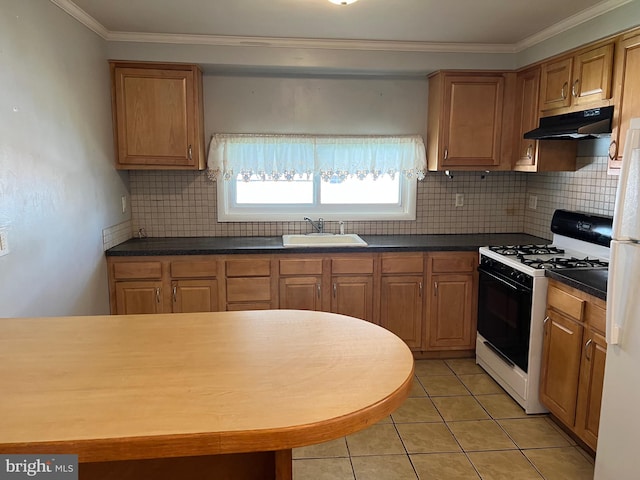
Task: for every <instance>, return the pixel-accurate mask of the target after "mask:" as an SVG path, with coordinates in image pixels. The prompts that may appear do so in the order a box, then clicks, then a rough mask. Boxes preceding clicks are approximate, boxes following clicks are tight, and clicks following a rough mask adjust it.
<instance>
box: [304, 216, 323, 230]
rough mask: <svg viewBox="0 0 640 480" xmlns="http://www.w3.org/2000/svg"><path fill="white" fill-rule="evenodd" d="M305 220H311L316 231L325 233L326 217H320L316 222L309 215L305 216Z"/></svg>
mask: <svg viewBox="0 0 640 480" xmlns="http://www.w3.org/2000/svg"><path fill="white" fill-rule="evenodd" d="M304 220H305V221H307V222H309V223H310V224H311V226H312V227H313V229H314V230H315V231H316V232H318V233H324V218H319V219H318V221H317V222H314V221H313V220H311V219H310V218H309V217H304Z"/></svg>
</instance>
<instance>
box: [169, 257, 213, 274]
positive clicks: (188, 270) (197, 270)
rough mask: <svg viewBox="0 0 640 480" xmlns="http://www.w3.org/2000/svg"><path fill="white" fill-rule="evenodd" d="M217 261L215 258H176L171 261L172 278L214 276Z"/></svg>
mask: <svg viewBox="0 0 640 480" xmlns="http://www.w3.org/2000/svg"><path fill="white" fill-rule="evenodd" d="M217 273H218V262H216V261H215V260H177V261H174V262H171V277H172V278H202V277H215V276H216V275H217Z"/></svg>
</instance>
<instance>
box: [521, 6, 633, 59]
mask: <svg viewBox="0 0 640 480" xmlns="http://www.w3.org/2000/svg"><path fill="white" fill-rule="evenodd" d="M632 1H633V0H608V1H605V2H601V3H598V4H597V5H594V6H593V7H591V8H587V9H586V10H583V11H582V12H580V13H577V14H575V15H573V16H571V17H569V18H567V19H565V20H563V21H561V22H558V23H556V24H555V25H551V26H550V27H549V28H545V29H544V30H542V31H540V32H538V33H536V34H534V35H531V36H530V37H527V38H525V39H524V40H521V41H520V42H518V43H516V44H514V45H513V46H514V51H515V52H521V51H523V50H526V49H527V48H530V47H533V46H534V45H537V44H538V43H541V42H544V41H545V40H549V39H550V38H552V37H555V36H556V35H558V34H560V33H563V32H566V31H567V30H570V29H572V28H574V27H577V26H578V25H581V24H583V23H585V22H588V21H589V20H593V19H594V18H596V17H599V16H600V15H603V14H605V13H607V12H610V11H611V10H615V9H616V8H618V7H621V6H622V5H625V4H627V3H631V2H632Z"/></svg>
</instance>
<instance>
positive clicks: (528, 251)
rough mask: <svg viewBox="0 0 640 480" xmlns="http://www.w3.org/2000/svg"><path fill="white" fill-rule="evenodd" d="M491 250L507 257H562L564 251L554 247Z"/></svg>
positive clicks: (519, 246)
mask: <svg viewBox="0 0 640 480" xmlns="http://www.w3.org/2000/svg"><path fill="white" fill-rule="evenodd" d="M489 249H490V250H492V251H494V252H496V253H498V254H500V255H506V256H516V255H517V256H519V255H560V254H563V253H564V250H562V249H561V248H558V247H554V246H553V245H534V244H529V245H504V246H499V247H489Z"/></svg>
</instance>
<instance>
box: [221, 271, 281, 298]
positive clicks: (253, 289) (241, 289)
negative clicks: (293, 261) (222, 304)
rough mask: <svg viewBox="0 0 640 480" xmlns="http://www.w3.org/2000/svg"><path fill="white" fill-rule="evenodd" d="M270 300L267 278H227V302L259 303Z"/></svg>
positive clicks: (269, 282)
mask: <svg viewBox="0 0 640 480" xmlns="http://www.w3.org/2000/svg"><path fill="white" fill-rule="evenodd" d="M269 300H271V279H270V278H269V277H253V278H227V302H261V301H269Z"/></svg>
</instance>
